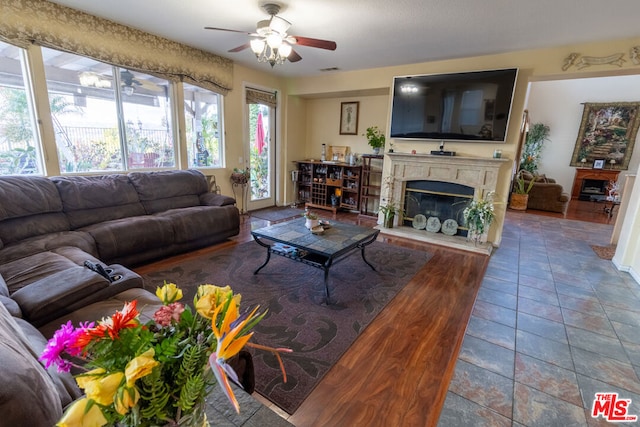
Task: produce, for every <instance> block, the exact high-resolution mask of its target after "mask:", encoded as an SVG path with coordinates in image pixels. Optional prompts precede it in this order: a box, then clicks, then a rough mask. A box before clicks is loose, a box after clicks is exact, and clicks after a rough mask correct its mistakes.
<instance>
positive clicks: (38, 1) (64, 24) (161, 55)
mask: <svg viewBox="0 0 640 427" xmlns="http://www.w3.org/2000/svg"><path fill="white" fill-rule="evenodd" d="M0 38H2V39H3V40H5V41H6V42H8V43H12V44H14V45H16V46H20V47H26V46H28V45H29V44H31V43H34V44H37V45H40V46H45V47H49V48H53V49H58V50H61V51H65V52H70V53H75V54H78V55H82V56H86V57H89V58H92V59H95V60H97V61H101V62H106V63H109V64H112V65H116V66H118V67H123V68H128V69H131V70H136V71H140V72H144V73H148V74H152V75H155V76H156V77H161V78H165V79H167V80H172V81H184V82H187V83H191V84H194V85H197V86H200V87H203V88H205V89H208V90H211V91H214V92H217V93H220V94H222V95H226V94H227V93H228V92H229V91H230V90H231V89H232V88H233V61H231V60H229V59H227V58H223V57H221V56H218V55H214V54H212V53H208V52H205V51H203V50H200V49H196V48H193V47H189V46H186V45H183V44H180V43H177V42H174V41H171V40H168V39H165V38H162V37H158V36H154V35H152V34H149V33H145V32H143V31H140V30H136V29H133V28H130V27H127V26H124V25H121V24H117V23H115V22H112V21H109V20H106V19H102V18H98V17H95V16H93V15H89V14H87V13H84V12H80V11H77V10H75V9H71V8H68V7H64V6H60V5H57V4H55V3H51V2H48V1H42V0H2V1H1V2H0Z"/></svg>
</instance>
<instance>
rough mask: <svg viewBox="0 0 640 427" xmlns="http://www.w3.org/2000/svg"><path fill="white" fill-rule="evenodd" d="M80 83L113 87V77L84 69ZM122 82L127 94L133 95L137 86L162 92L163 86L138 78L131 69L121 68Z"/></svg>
mask: <svg viewBox="0 0 640 427" xmlns="http://www.w3.org/2000/svg"><path fill="white" fill-rule="evenodd" d="M79 79H80V84H81V85H82V86H87V87H96V88H107V89H109V88H111V87H112V81H113V78H112V77H111V76H109V75H103V74H98V73H95V72H93V71H83V72H81V73H80V74H79ZM120 84H121V85H122V91H123V92H124V94H125V95H129V96H131V95H133V93H134V92H135V91H136V89H137V88H143V89H146V90H149V91H152V92H161V91H163V88H162V87H161V86H159V85H157V84H155V83H152V82H150V81H148V80H144V79H139V78H137V77H136V76H135V75H134V74H133V73H132V72H131V71H129V70H125V69H121V70H120Z"/></svg>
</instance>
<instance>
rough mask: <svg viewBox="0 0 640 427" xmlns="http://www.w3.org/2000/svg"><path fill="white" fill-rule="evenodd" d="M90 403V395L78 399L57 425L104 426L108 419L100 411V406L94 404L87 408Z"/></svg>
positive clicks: (64, 426)
mask: <svg viewBox="0 0 640 427" xmlns="http://www.w3.org/2000/svg"><path fill="white" fill-rule="evenodd" d="M89 403H90V399H89V398H88V397H83V398H82V399H80V400H76V401H75V402H74V403H73V404H72V405H71V406H70V407H69V409H67V411H66V412H65V413H64V415H63V417H62V419H61V420H60V421H58V424H56V425H57V426H58V427H102V426H104V425H106V424H107V419H106V418H105V417H104V415H103V414H102V411H100V407H99V406H97V405H93V404H92V405H91V408H90V409H89V410H87V405H89Z"/></svg>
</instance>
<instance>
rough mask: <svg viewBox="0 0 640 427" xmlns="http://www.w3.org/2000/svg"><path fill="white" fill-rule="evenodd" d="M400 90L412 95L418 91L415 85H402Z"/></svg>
mask: <svg viewBox="0 0 640 427" xmlns="http://www.w3.org/2000/svg"><path fill="white" fill-rule="evenodd" d="M400 92H402V93H406V94H408V95H413V94H414V93H418V87H417V86H415V85H402V86H400Z"/></svg>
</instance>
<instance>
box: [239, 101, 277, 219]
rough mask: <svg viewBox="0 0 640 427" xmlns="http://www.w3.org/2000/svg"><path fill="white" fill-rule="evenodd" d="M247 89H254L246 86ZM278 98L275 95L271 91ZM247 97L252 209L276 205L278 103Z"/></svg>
mask: <svg viewBox="0 0 640 427" xmlns="http://www.w3.org/2000/svg"><path fill="white" fill-rule="evenodd" d="M247 91H248V92H249V91H252V90H250V89H247ZM269 96H270V97H272V98H273V99H274V101H275V94H269ZM268 103H269V102H268V101H267V102H265V103H263V102H262V99H261V98H260V99H257V100H256V99H255V97H253V98H250V97H249V96H247V109H246V111H247V113H248V120H247V122H248V124H249V130H248V136H249V137H248V138H247V143H248V146H245V153H248V159H249V170H250V171H251V178H250V180H249V188H248V199H249V200H248V205H247V209H248V210H249V211H252V210H256V209H262V208H266V207H270V206H275V172H274V171H275V122H276V120H275V115H276V114H275V112H276V108H275V102H274V103H273V106H271V105H267V104H268Z"/></svg>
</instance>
